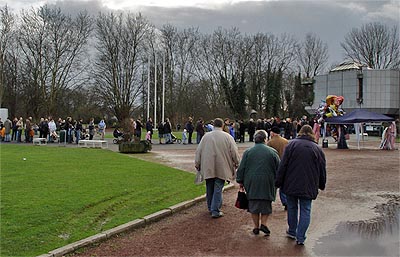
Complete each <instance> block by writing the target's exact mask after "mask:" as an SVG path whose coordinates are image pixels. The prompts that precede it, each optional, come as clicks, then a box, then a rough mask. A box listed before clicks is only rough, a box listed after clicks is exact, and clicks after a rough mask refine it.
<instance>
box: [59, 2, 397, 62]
mask: <svg viewBox="0 0 400 257" xmlns="http://www.w3.org/2000/svg"><path fill="white" fill-rule="evenodd" d="M55 5H56V6H58V7H60V8H62V9H63V10H64V11H68V12H70V13H75V12H78V11H80V10H83V9H86V10H87V11H88V12H89V13H90V14H93V15H95V14H97V13H98V12H99V11H103V12H104V11H105V12H108V11H109V9H107V8H106V7H105V6H103V5H102V4H101V1H95V0H93V1H90V2H80V1H58V2H56V3H55ZM399 9H400V3H399V2H398V1H395V0H391V1H390V0H387V1H379V0H377V1H268V2H251V1H249V2H240V3H236V4H229V5H225V6H224V7H223V8H220V9H205V8H194V7H185V8H163V7H154V6H152V7H143V6H142V7H135V8H134V9H130V10H129V11H131V12H141V13H142V14H143V15H144V16H145V17H146V18H148V19H149V21H150V22H152V23H153V24H155V25H156V26H157V27H161V26H162V25H164V24H166V23H170V24H172V25H174V26H176V27H178V28H187V27H198V28H199V30H200V31H202V32H204V33H211V32H212V31H214V30H215V29H216V28H218V27H223V28H232V27H237V28H239V30H240V31H241V32H242V33H244V34H255V33H258V32H262V33H273V34H276V35H280V34H282V33H289V34H293V35H295V36H296V37H297V38H298V39H303V38H304V36H305V34H306V33H308V32H313V33H315V34H316V35H317V36H318V37H320V38H321V40H322V41H324V42H326V43H327V44H328V47H329V53H330V57H331V58H330V62H331V63H332V62H336V63H338V62H341V61H342V52H341V47H340V42H342V41H343V40H344V37H345V35H346V34H347V33H348V32H350V30H351V29H352V28H355V27H360V26H361V25H362V24H365V23H368V22H371V21H381V22H384V23H386V24H387V25H389V26H393V25H395V24H396V25H397V24H399V22H400V18H399V17H398V15H397V18H396V15H393V13H396V12H397V13H398V12H399ZM393 17H394V18H393Z"/></svg>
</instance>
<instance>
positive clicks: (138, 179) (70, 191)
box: [0, 144, 205, 256]
mask: <svg viewBox="0 0 400 257" xmlns="http://www.w3.org/2000/svg"><path fill="white" fill-rule="evenodd" d="M0 154H1V155H0V156H1V174H0V178H1V256H35V255H40V254H43V253H46V252H48V251H49V250H53V249H55V248H58V247H61V246H64V245H66V244H69V243H71V242H75V241H77V240H79V239H82V238H85V237H88V236H91V235H94V234H96V233H99V232H101V231H104V230H107V229H110V228H113V227H115V226H117V225H120V224H123V223H126V222H128V221H131V220H134V219H137V218H141V217H144V216H146V215H148V214H150V213H153V212H155V211H158V210H161V209H164V208H166V207H169V206H171V205H174V204H176V203H179V202H182V201H184V200H188V199H191V198H194V197H197V196H199V195H201V194H203V193H204V192H205V190H204V186H196V185H195V184H194V183H193V180H194V174H191V173H188V172H184V171H180V170H177V169H173V168H169V167H166V166H162V165H159V164H155V163H150V162H145V161H142V160H138V159H136V158H132V157H130V156H128V155H123V154H119V153H115V152H111V151H108V150H100V149H86V148H64V147H39V146H26V145H5V144H2V145H0ZM23 158H26V160H23Z"/></svg>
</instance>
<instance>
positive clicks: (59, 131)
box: [0, 117, 107, 144]
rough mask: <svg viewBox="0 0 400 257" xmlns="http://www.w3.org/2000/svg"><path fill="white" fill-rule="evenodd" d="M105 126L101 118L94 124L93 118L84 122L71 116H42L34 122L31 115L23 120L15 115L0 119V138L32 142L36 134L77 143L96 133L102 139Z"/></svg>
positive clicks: (57, 140)
mask: <svg viewBox="0 0 400 257" xmlns="http://www.w3.org/2000/svg"><path fill="white" fill-rule="evenodd" d="M106 127H107V126H106V123H105V121H104V120H103V119H102V120H100V122H99V123H98V124H95V123H94V118H91V119H90V120H89V121H88V123H87V124H85V123H84V121H83V119H76V120H74V119H72V117H67V118H66V119H62V118H58V119H57V120H54V119H53V117H48V118H44V117H42V118H40V120H39V121H38V122H34V121H33V119H32V117H28V118H26V119H25V120H24V119H23V118H22V117H20V118H17V117H15V118H14V119H12V120H11V119H10V118H9V117H8V118H7V119H6V120H5V121H4V122H3V121H1V119H0V132H1V133H0V138H1V141H3V142H17V143H22V142H25V143H32V141H33V138H34V136H35V135H37V136H38V137H39V138H45V139H46V140H47V141H48V142H50V143H52V142H61V143H76V144H78V142H79V140H81V139H89V140H92V139H93V137H94V136H95V134H96V133H97V134H98V135H99V137H100V138H101V139H104V135H105V129H106Z"/></svg>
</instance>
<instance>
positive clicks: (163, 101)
mask: <svg viewBox="0 0 400 257" xmlns="http://www.w3.org/2000/svg"><path fill="white" fill-rule="evenodd" d="M162 79H163V82H162V121H164V120H165V119H164V112H165V53H164V54H163V78H162Z"/></svg>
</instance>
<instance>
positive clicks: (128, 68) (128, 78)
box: [93, 13, 153, 121]
mask: <svg viewBox="0 0 400 257" xmlns="http://www.w3.org/2000/svg"><path fill="white" fill-rule="evenodd" d="M152 30H153V27H152V26H151V25H150V23H149V22H148V21H147V20H146V19H145V18H144V17H143V16H142V15H141V14H137V15H134V14H131V13H128V14H123V13H120V14H114V13H110V14H102V13H100V14H99V16H98V17H97V20H96V38H97V43H96V49H97V52H98V53H97V58H96V62H95V64H94V71H93V73H94V80H95V88H96V92H97V93H98V94H99V95H100V96H101V98H102V99H103V100H104V105H105V106H107V107H108V108H110V109H111V111H112V113H113V114H114V115H115V116H116V117H117V118H118V120H120V121H123V120H125V119H126V118H128V117H129V116H130V115H131V113H132V111H133V108H134V104H135V101H136V99H137V97H138V96H139V94H140V93H141V87H142V86H143V85H142V82H141V81H142V79H141V76H142V72H141V70H140V68H141V67H143V66H142V65H141V64H142V63H141V61H142V60H144V58H141V56H140V54H141V53H143V52H144V51H141V50H142V49H144V44H145V43H146V42H148V40H147V37H148V36H149V35H150V34H151V31H152Z"/></svg>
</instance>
